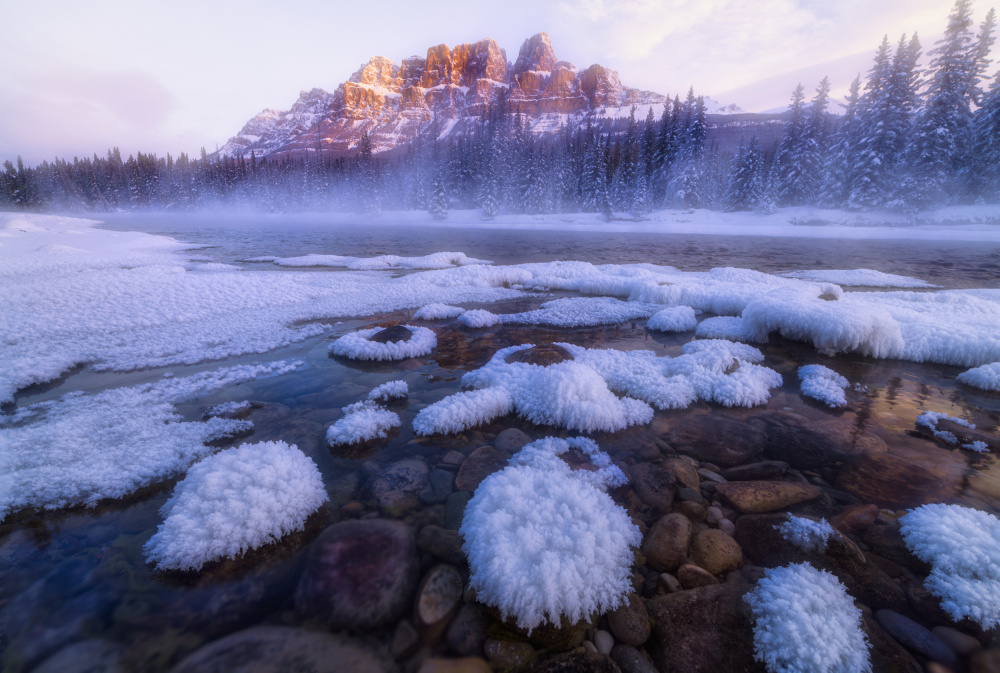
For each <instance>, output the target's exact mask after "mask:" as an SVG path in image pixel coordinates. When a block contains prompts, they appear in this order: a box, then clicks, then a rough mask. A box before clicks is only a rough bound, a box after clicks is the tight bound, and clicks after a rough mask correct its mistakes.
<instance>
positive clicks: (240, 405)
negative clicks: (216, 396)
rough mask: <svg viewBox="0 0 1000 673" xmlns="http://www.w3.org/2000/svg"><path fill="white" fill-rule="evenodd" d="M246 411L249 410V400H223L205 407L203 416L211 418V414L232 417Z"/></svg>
mask: <svg viewBox="0 0 1000 673" xmlns="http://www.w3.org/2000/svg"><path fill="white" fill-rule="evenodd" d="M247 411H250V401H249V400H243V401H242V402H224V403H222V404H216V405H215V406H214V407H209V408H208V409H206V410H205V418H212V417H213V416H217V417H219V418H233V417H235V416H239V415H240V414H242V413H244V412H247Z"/></svg>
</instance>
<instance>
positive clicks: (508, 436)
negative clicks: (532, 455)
mask: <svg viewBox="0 0 1000 673" xmlns="http://www.w3.org/2000/svg"><path fill="white" fill-rule="evenodd" d="M530 443H531V437H528V435H526V434H524V433H523V432H521V431H520V430H518V429H517V428H507V429H506V430H501V431H500V434H498V435H497V438H496V439H494V440H493V446H495V447H496V448H497V449H498V450H500V451H506V452H508V453H515V452H517V451H520V450H521V449H523V448H524V447H525V445H527V444H530Z"/></svg>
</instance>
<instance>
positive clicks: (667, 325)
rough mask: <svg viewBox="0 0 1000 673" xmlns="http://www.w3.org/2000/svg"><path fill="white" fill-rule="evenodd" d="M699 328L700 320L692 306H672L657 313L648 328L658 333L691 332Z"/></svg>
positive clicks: (647, 325) (648, 322) (647, 324)
mask: <svg viewBox="0 0 1000 673" xmlns="http://www.w3.org/2000/svg"><path fill="white" fill-rule="evenodd" d="M697 326H698V318H696V317H695V311H694V309H693V308H691V307H690V306H670V307H669V308H665V309H662V310H660V311H657V312H656V313H654V314H653V315H652V317H650V319H649V321H647V322H646V327H647V328H649V329H652V330H656V331H658V332H690V331H691V330H693V329H695V328H696V327H697Z"/></svg>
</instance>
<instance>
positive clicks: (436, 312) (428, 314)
mask: <svg viewBox="0 0 1000 673" xmlns="http://www.w3.org/2000/svg"><path fill="white" fill-rule="evenodd" d="M463 313H465V309H464V308H462V307H460V306H450V305H448V304H427V306H421V307H420V309H418V310H417V312H416V313H414V314H413V318H414V319H415V320H444V319H447V318H457V317H458V316H460V315H462V314H463Z"/></svg>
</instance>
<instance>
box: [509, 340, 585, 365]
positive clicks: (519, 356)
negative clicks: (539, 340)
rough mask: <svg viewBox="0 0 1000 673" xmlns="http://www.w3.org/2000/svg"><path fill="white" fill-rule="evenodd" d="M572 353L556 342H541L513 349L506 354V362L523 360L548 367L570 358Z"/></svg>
mask: <svg viewBox="0 0 1000 673" xmlns="http://www.w3.org/2000/svg"><path fill="white" fill-rule="evenodd" d="M572 359H573V355H572V354H571V353H570V352H569V351H568V350H566V349H565V348H563V347H562V346H559V345H557V344H541V345H539V346H532V347H531V348H525V349H524V350H520V351H515V352H513V353H511V354H510V355H508V356H507V360H506V361H507V362H525V363H527V364H530V365H539V366H541V367H548V366H549V365H554V364H556V363H557V362H563V361H565V360H572Z"/></svg>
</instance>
